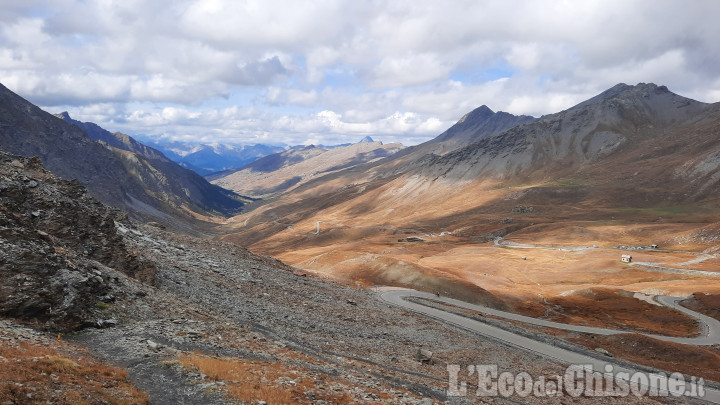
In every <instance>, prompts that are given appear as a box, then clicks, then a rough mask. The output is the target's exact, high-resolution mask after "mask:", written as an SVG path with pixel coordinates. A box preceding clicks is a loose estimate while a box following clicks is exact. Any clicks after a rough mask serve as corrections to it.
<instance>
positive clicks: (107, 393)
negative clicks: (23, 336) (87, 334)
mask: <svg viewBox="0 0 720 405" xmlns="http://www.w3.org/2000/svg"><path fill="white" fill-rule="evenodd" d="M57 345H58V350H60V349H63V350H67V349H68V347H67V346H66V345H65V344H63V343H60V342H58V343H57ZM58 350H55V349H54V348H51V347H46V346H41V345H38V344H31V343H27V342H20V343H19V344H17V345H10V344H8V343H6V342H3V343H2V344H0V403H13V404H20V403H22V404H35V403H38V404H39V403H67V404H117V405H121V404H123V405H124V404H148V403H149V400H148V397H147V395H145V394H144V393H142V392H140V391H138V390H137V389H136V388H135V387H134V386H133V385H132V384H131V383H130V382H129V381H128V379H127V371H125V370H123V369H120V368H117V367H112V366H108V365H105V364H101V363H99V362H97V361H94V360H92V359H90V358H88V357H85V356H84V355H83V354H82V353H78V352H74V353H73V355H72V356H70V355H67V354H63V353H60V352H59V351H58ZM73 350H75V349H73Z"/></svg>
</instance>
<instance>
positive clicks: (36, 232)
mask: <svg viewBox="0 0 720 405" xmlns="http://www.w3.org/2000/svg"><path fill="white" fill-rule="evenodd" d="M0 202H2V204H1V206H2V209H0V244H1V245H0V279H2V282H1V286H0V314H1V315H3V316H10V317H15V318H19V319H24V320H28V321H32V322H36V323H37V324H38V325H40V326H42V327H44V328H49V329H59V330H65V329H77V328H81V327H84V326H88V325H94V326H102V325H103V324H104V323H107V322H109V321H107V320H104V319H103V318H102V311H100V309H99V307H98V304H99V303H102V302H107V301H109V300H112V294H111V293H112V290H113V287H112V283H113V282H114V280H115V279H116V278H117V277H118V275H120V274H121V273H122V274H123V275H128V276H131V277H136V278H139V279H143V280H145V281H148V282H152V281H153V280H154V266H153V265H152V264H150V263H147V262H144V261H142V260H139V259H138V258H137V257H136V256H135V255H134V254H133V253H132V252H130V251H129V250H128V249H127V247H126V245H125V243H124V242H123V240H122V238H121V237H120V236H119V235H118V234H117V232H116V229H115V221H120V220H122V219H123V218H124V217H125V215H124V214H122V213H121V212H119V211H116V210H113V209H110V208H108V207H106V206H104V205H102V204H100V203H99V202H97V200H95V199H94V198H93V197H91V196H90V195H89V194H88V193H87V191H86V190H85V187H83V186H82V185H80V184H79V183H78V182H77V181H67V180H62V179H60V178H58V177H56V176H54V175H52V174H51V173H49V172H47V171H46V170H44V169H43V167H42V164H41V162H40V160H39V159H38V158H24V157H20V156H15V155H9V154H6V153H3V152H0ZM118 272H119V273H118ZM123 277H124V276H123Z"/></svg>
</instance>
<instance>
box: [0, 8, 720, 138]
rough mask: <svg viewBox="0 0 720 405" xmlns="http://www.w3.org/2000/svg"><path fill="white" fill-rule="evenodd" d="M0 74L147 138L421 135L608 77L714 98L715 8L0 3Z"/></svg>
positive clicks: (52, 102) (54, 102)
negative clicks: (485, 110)
mask: <svg viewBox="0 0 720 405" xmlns="http://www.w3.org/2000/svg"><path fill="white" fill-rule="evenodd" d="M0 4H1V6H0V83H2V84H3V85H5V86H6V87H8V88H9V89H11V90H13V91H14V92H16V93H18V94H20V95H21V96H23V97H25V98H26V99H28V100H30V101H31V102H33V103H34V104H36V105H39V106H40V107H42V108H43V109H45V110H46V111H48V112H53V113H56V112H61V111H68V112H69V113H70V115H71V116H72V117H73V118H75V119H78V120H81V121H91V122H95V123H97V124H99V125H101V126H103V127H104V128H106V129H108V130H111V131H122V132H125V133H127V134H130V135H134V136H140V137H145V138H148V139H157V140H160V139H162V140H176V141H186V142H201V143H240V144H255V143H266V144H288V145H300V144H325V145H332V144H339V143H345V142H356V141H358V140H360V139H361V138H362V137H364V136H366V135H370V136H372V137H373V138H375V139H380V140H382V141H384V142H385V143H389V142H402V143H404V144H406V145H412V144H417V143H420V142H423V141H426V140H429V139H431V138H433V137H435V136H437V135H439V134H440V133H442V132H443V131H444V130H445V129H447V128H448V127H449V126H451V125H452V124H453V123H454V122H456V121H457V120H458V119H460V118H461V117H462V116H463V115H464V114H466V113H467V112H469V111H471V110H473V109H474V108H476V107H479V106H481V105H483V104H484V105H487V106H488V107H490V108H491V109H492V110H494V111H506V112H510V113H513V114H527V115H532V116H541V115H543V114H550V113H554V112H558V111H561V110H563V109H566V108H569V107H571V106H573V105H575V104H577V103H578V102H581V101H583V100H585V99H587V98H590V97H592V96H594V95H596V94H598V93H600V92H602V91H603V90H605V89H607V88H610V87H612V86H613V85H615V84H617V83H627V84H637V83H640V82H646V83H647V82H653V83H656V84H663V85H666V86H668V88H670V90H671V91H673V92H675V93H678V94H681V95H683V96H686V97H690V98H693V99H696V100H699V101H704V102H717V101H720V46H718V43H720V24H718V22H717V17H718V16H720V1H715V0H682V1H669V0H653V1H632V0H621V1H614V0H600V1H593V0H582V1H579V0H566V1H543V0H528V1H513V0H501V1H492V0H467V1H465V0H457V1H454V0H446V1H442V2H439V1H424V0H412V1H405V0H392V1H373V0H366V1H363V0H349V1H343V0H338V1H325V0H315V1H298V0H291V1H274V0H260V1H243V0H118V1H113V0H46V1H39V0H0Z"/></svg>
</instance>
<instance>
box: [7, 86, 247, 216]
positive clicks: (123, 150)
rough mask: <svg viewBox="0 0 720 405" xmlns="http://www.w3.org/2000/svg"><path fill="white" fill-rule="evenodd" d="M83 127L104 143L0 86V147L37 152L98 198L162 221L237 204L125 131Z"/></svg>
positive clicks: (230, 210) (30, 153) (236, 207)
mask: <svg viewBox="0 0 720 405" xmlns="http://www.w3.org/2000/svg"><path fill="white" fill-rule="evenodd" d="M68 118H69V117H68ZM86 126H87V127H88V128H90V130H91V131H92V132H93V133H94V134H95V135H96V136H99V137H103V138H104V139H105V141H103V140H101V141H95V140H93V139H92V138H91V137H90V136H88V134H87V133H86V132H85V131H83V129H81V128H80V127H78V126H76V125H74V124H71V123H68V122H65V121H64V120H63V119H61V118H58V117H56V116H53V115H51V114H48V113H46V112H45V111H42V110H41V109H39V108H38V107H36V106H34V105H32V104H31V103H29V102H28V101H26V100H24V99H23V98H22V97H20V96H18V95H16V94H14V93H13V92H11V91H10V90H8V89H7V88H5V87H3V86H1V85H0V150H4V151H6V152H10V153H14V154H18V155H23V156H39V157H40V159H41V160H42V162H43V164H44V165H45V167H46V168H47V169H48V170H50V171H52V172H53V173H55V174H57V175H59V176H61V177H63V178H66V179H77V180H78V181H80V183H82V184H83V185H86V186H87V187H88V190H89V191H90V192H91V193H92V194H93V196H95V197H96V198H98V199H99V200H100V201H102V202H104V203H106V204H109V205H112V206H114V207H117V208H121V209H124V210H127V211H129V212H130V213H132V214H133V215H134V216H138V217H141V218H148V217H151V218H154V219H160V220H167V221H171V220H172V219H173V217H176V218H178V217H184V216H187V214H186V212H185V211H186V210H192V211H196V212H200V213H203V214H204V213H212V212H214V213H219V214H224V215H228V214H232V213H234V212H237V211H238V210H239V209H240V207H242V202H240V201H239V200H238V199H236V198H235V196H234V195H233V194H232V193H230V192H228V191H226V190H223V189H221V188H219V187H217V186H214V185H211V184H209V183H208V182H207V181H205V180H204V179H203V178H202V177H200V176H199V175H197V174H195V173H193V172H192V171H190V170H187V169H183V168H181V167H180V166H178V165H177V164H175V163H173V162H171V161H170V160H168V159H166V158H165V157H164V156H163V155H162V154H161V153H159V152H158V151H155V150H154V149H152V148H146V147H145V148H143V147H142V146H143V145H142V144H140V143H138V142H136V141H135V140H133V139H132V138H130V137H127V136H126V135H122V134H110V133H109V132H107V131H104V130H102V128H99V127H97V126H92V125H90V124H88V125H86ZM98 134H99V135H98ZM113 139H114V141H113ZM106 141H109V142H106Z"/></svg>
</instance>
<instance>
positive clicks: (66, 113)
mask: <svg viewBox="0 0 720 405" xmlns="http://www.w3.org/2000/svg"><path fill="white" fill-rule="evenodd" d="M55 116H56V117H58V118H61V119H63V120H66V121H67V120H69V119H71V118H70V114H68V112H67V111H63V112H61V113H60V114H55Z"/></svg>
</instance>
